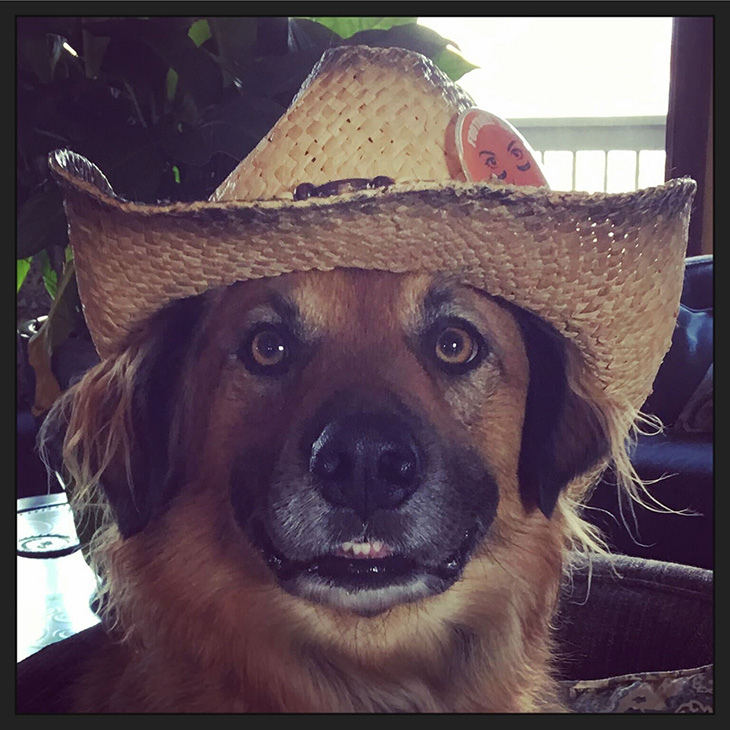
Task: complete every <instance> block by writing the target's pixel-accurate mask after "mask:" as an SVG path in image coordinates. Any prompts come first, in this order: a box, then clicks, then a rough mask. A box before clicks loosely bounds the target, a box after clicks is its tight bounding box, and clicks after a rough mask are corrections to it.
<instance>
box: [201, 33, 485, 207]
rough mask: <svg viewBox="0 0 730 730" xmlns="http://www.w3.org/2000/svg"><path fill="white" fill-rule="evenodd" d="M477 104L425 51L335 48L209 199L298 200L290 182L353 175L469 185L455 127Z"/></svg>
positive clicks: (321, 180)
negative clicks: (457, 121)
mask: <svg viewBox="0 0 730 730" xmlns="http://www.w3.org/2000/svg"><path fill="white" fill-rule="evenodd" d="M470 106H473V101H472V99H471V97H470V96H469V95H468V94H466V92H464V91H463V90H462V89H461V88H460V87H459V86H457V85H456V84H454V83H452V82H451V80H450V79H449V78H448V77H447V76H445V75H444V74H443V73H442V72H441V71H440V70H439V69H438V68H436V67H435V66H434V65H433V64H432V63H431V62H430V61H429V60H428V59H427V58H425V57H424V56H421V55H420V54H418V53H411V52H409V51H405V50H403V49H401V48H387V49H382V48H381V49H376V48H368V47H366V46H352V47H350V48H339V49H334V50H333V51H330V52H328V53H326V54H325V55H324V56H323V58H322V60H321V61H320V62H319V63H318V64H317V65H316V66H315V67H314V69H312V73H311V74H310V75H309V78H308V79H307V80H306V81H305V82H304V84H303V86H302V88H301V89H300V91H299V93H298V94H297V97H296V98H295V100H294V102H293V103H292V105H291V107H290V109H289V111H288V112H287V113H286V114H285V115H284V116H283V117H282V118H281V119H280V120H279V121H278V122H277V123H276V124H275V125H274V127H273V129H272V130H271V132H269V134H268V135H267V136H266V137H265V138H264V139H263V140H261V142H260V143H259V145H258V146H257V147H256V148H255V149H254V150H253V151H252V152H251V154H250V155H248V157H246V159H245V160H243V161H242V162H241V164H240V165H239V166H238V167H237V168H236V169H235V170H234V171H233V172H232V173H231V174H230V175H229V177H228V178H227V179H226V180H225V181H224V182H223V184H222V185H221V186H220V187H219V188H218V189H217V190H216V191H215V192H214V193H213V195H212V196H211V200H256V199H267V198H278V197H291V194H292V190H293V184H296V183H301V182H311V183H313V184H314V185H321V184H324V183H326V182H329V181H330V180H339V179H342V178H348V177H364V178H373V177H376V176H378V175H386V176H388V177H391V178H393V179H394V180H398V181H400V182H406V181H423V180H448V179H454V180H465V179H466V178H465V176H464V174H463V172H462V171H461V165H460V162H459V158H458V154H457V152H456V143H455V138H454V131H453V130H454V126H455V123H456V117H457V116H458V115H459V113H460V112H461V111H463V110H464V109H468V108H469V107H470Z"/></svg>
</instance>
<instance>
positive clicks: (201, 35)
mask: <svg viewBox="0 0 730 730" xmlns="http://www.w3.org/2000/svg"><path fill="white" fill-rule="evenodd" d="M188 35H189V36H190V39H191V40H192V41H193V43H195V45H196V46H202V45H203V43H205V41H207V40H208V38H210V37H211V35H212V34H211V32H210V25H208V21H207V20H205V18H201V19H200V20H196V21H195V22H194V23H193V24H192V25H191V26H190V30H189V31H188Z"/></svg>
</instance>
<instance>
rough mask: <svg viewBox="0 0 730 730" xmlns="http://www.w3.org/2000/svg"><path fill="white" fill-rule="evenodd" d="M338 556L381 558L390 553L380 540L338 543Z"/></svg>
mask: <svg viewBox="0 0 730 730" xmlns="http://www.w3.org/2000/svg"><path fill="white" fill-rule="evenodd" d="M339 553H340V555H343V556H346V555H354V556H355V555H356V556H358V557H363V558H368V557H370V558H381V557H384V556H385V555H388V554H389V553H390V550H389V548H388V546H387V545H386V544H385V543H384V542H383V541H382V540H373V541H372V542H350V541H348V542H343V543H340V548H339Z"/></svg>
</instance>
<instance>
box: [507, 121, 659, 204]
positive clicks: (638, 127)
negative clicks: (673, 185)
mask: <svg viewBox="0 0 730 730" xmlns="http://www.w3.org/2000/svg"><path fill="white" fill-rule="evenodd" d="M510 122H511V123H512V124H513V125H514V126H515V127H516V128H517V129H518V130H519V131H520V133H521V134H522V135H523V136H524V137H525V138H526V139H527V141H528V142H529V143H530V146H531V147H532V148H533V149H534V150H535V151H536V153H537V158H538V161H539V162H540V163H541V164H542V167H543V170H544V172H545V176H546V177H547V179H548V182H549V183H550V187H551V188H553V189H554V190H587V191H589V192H599V191H605V192H625V191H629V190H637V189H638V188H643V187H650V186H652V185H659V184H661V183H662V182H663V181H664V165H665V158H666V154H665V132H666V117H663V116H658V117H590V118H574V117H571V118H561V119H510Z"/></svg>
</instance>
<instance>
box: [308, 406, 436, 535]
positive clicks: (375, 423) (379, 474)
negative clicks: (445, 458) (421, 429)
mask: <svg viewBox="0 0 730 730" xmlns="http://www.w3.org/2000/svg"><path fill="white" fill-rule="evenodd" d="M421 469H422V458H421V457H420V456H419V450H418V448H417V446H416V442H415V439H414V438H413V436H412V435H411V432H410V430H409V428H408V426H407V425H406V424H405V423H404V422H402V421H401V420H400V419H399V418H397V417H396V416H393V415H391V414H389V413H383V414H380V413H356V414H349V415H346V416H340V417H339V418H337V419H335V420H332V421H330V422H329V423H328V424H327V425H325V427H324V428H323V429H322V431H321V433H320V434H319V436H318V437H317V438H316V439H315V441H314V443H313V444H312V448H311V455H310V459H309V471H310V473H311V474H312V475H313V476H314V477H315V480H316V482H317V485H318V487H319V488H320V490H321V492H322V494H323V495H324V496H325V498H326V499H327V500H328V501H329V502H330V503H331V504H333V505H336V506H338V507H350V508H352V509H353V510H354V511H355V512H356V513H357V514H358V515H359V516H360V518H361V519H363V520H366V519H367V518H368V517H370V515H372V513H373V512H374V511H375V510H377V509H394V508H395V507H397V506H398V505H400V504H402V503H403V502H404V501H405V500H406V499H407V498H408V497H409V496H410V495H411V494H413V492H414V491H415V490H416V489H417V488H418V485H419V483H420V478H421Z"/></svg>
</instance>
